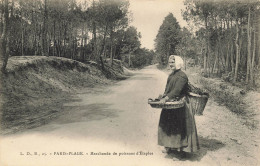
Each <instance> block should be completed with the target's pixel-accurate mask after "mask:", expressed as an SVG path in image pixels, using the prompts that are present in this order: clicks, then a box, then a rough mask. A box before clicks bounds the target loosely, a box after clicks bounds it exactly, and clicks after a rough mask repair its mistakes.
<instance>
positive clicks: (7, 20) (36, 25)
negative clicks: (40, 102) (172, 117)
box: [0, 0, 260, 87]
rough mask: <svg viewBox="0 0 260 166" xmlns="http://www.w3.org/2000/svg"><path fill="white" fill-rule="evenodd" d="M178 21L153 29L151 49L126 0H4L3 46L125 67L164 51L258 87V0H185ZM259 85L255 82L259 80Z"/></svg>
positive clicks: (0, 17)
mask: <svg viewBox="0 0 260 166" xmlns="http://www.w3.org/2000/svg"><path fill="white" fill-rule="evenodd" d="M184 5H185V7H186V8H185V9H184V10H183V11H182V15H183V18H184V19H185V20H186V21H187V22H188V23H189V26H188V27H183V28H181V27H180V25H179V23H178V21H177V20H176V18H175V17H174V15H173V14H172V13H169V14H168V15H167V16H166V17H165V18H164V21H163V23H162V25H161V26H160V29H159V30H158V34H157V36H156V39H155V50H154V51H153V50H149V49H146V48H141V42H140V39H141V34H140V33H139V32H138V30H137V29H136V28H135V27H133V26H129V23H130V22H131V20H132V19H134V18H132V17H131V11H129V1H128V0H81V1H77V0H1V1H0V8H1V11H0V35H1V40H0V42H1V43H0V51H1V60H2V62H1V65H2V66H1V68H2V71H3V72H4V71H5V69H6V64H7V62H8V57H10V56H23V55H39V56H58V57H66V58H71V59H75V60H79V61H82V62H87V61H95V62H97V63H98V64H99V66H100V67H101V68H102V69H104V63H107V62H110V65H111V66H113V59H118V60H121V61H122V62H123V63H124V64H125V65H126V66H128V67H142V66H145V65H149V64H151V63H154V62H159V64H160V65H161V66H166V64H167V59H168V56H169V55H171V54H178V55H181V56H182V57H183V58H184V59H185V63H186V61H187V63H188V62H189V63H191V64H194V65H197V66H201V68H202V69H203V70H202V73H203V75H204V76H206V77H215V76H217V77H222V78H223V79H224V80H226V81H229V82H233V83H237V82H240V83H243V84H247V85H250V86H252V87H253V86H255V85H256V84H257V80H258V78H259V73H260V72H259V70H260V66H259V65H260V57H259V54H260V50H259V44H260V35H259V31H260V4H259V1H257V0H251V1H250V0H229V1H227V0H226V1H224V0H219V1H214V0H185V1H184ZM258 84H259V83H258Z"/></svg>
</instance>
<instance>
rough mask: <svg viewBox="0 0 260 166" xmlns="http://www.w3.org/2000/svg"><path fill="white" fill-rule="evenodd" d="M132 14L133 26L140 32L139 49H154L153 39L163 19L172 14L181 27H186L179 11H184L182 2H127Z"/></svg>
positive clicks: (142, 0)
mask: <svg viewBox="0 0 260 166" xmlns="http://www.w3.org/2000/svg"><path fill="white" fill-rule="evenodd" d="M129 2H130V11H131V12H132V13H133V22H132V23H131V24H130V25H133V26H135V27H136V28H137V31H138V32H141V35H142V38H141V43H142V46H141V47H146V48H148V49H154V39H155V37H156V35H157V33H158V30H159V28H160V26H161V25H162V22H163V20H164V18H165V17H166V16H167V15H168V14H169V13H173V15H174V17H175V18H176V19H177V21H178V22H179V24H180V26H181V27H184V26H187V23H186V21H184V20H183V19H182V16H181V9H185V6H184V5H183V1H182V0H129Z"/></svg>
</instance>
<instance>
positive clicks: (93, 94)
mask: <svg viewBox="0 0 260 166" xmlns="http://www.w3.org/2000/svg"><path fill="white" fill-rule="evenodd" d="M166 79H167V74H165V73H164V72H162V71H159V70H157V69H156V68H155V66H150V67H148V68H145V69H143V70H140V71H138V72H136V74H135V75H134V76H133V77H131V78H129V79H127V80H124V81H120V82H118V83H116V84H115V85H114V86H110V87H102V88H96V89H92V90H86V91H84V92H82V93H81V94H78V95H76V96H75V98H74V99H73V100H72V101H71V102H69V103H66V104H65V110H64V112H63V114H62V115H61V116H59V117H58V118H57V119H56V120H55V121H53V122H51V123H49V124H47V125H44V126H41V127H38V128H35V129H31V130H27V131H26V132H22V133H16V134H13V135H5V136H1V139H0V141H1V142H0V147H1V148H0V150H1V151H0V161H1V162H0V165H3V166H7V165H8V166H9V165H15V166H25V165H26V166H29V165H35V164H36V163H37V165H38V166H40V165H42V166H46V165H52V166H54V165H57V166H65V165H67V166H72V165H77V166H79V165H93V166H99V165H100V166H104V165H107V166H111V165H113V166H114V165H120V166H122V165H131V166H132V165H134V166H143V165H149V166H158V165H161V166H167V165H188V166H190V165H211V166H214V165H218V166H219V165H260V164H259V159H257V157H258V156H257V154H258V153H257V152H258V149H259V147H258V145H259V137H258V131H256V130H254V131H252V130H249V129H248V128H247V127H246V126H244V125H242V123H241V122H240V119H239V118H238V117H237V116H236V115H234V114H233V113H231V112H230V111H229V110H227V109H226V108H225V107H224V106H219V105H218V104H217V103H215V102H214V101H213V99H210V100H209V102H208V104H207V106H206V109H205V111H204V115H203V116H196V123H197V129H198V134H199V141H200V146H201V150H200V151H199V152H198V153H195V154H193V155H191V156H189V157H188V158H186V159H184V160H183V161H173V160H172V157H173V156H171V155H166V154H163V153H161V150H162V149H163V148H162V147H160V146H158V145H157V127H158V121H159V116H160V110H159V109H153V108H151V107H150V106H149V105H148V104H147V99H148V98H155V97H157V96H158V94H160V93H163V91H164V86H165V84H166Z"/></svg>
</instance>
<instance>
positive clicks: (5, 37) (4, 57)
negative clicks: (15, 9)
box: [0, 0, 9, 72]
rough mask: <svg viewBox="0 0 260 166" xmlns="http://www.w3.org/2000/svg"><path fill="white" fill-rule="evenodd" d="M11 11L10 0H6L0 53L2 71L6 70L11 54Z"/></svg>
mask: <svg viewBox="0 0 260 166" xmlns="http://www.w3.org/2000/svg"><path fill="white" fill-rule="evenodd" d="M8 17H9V11H8V0H4V17H3V30H2V34H1V38H0V54H1V64H2V67H1V71H2V72H5V71H6V66H7V61H8V56H9V43H8V41H9V34H8V32H9V31H8V29H9V18H8Z"/></svg>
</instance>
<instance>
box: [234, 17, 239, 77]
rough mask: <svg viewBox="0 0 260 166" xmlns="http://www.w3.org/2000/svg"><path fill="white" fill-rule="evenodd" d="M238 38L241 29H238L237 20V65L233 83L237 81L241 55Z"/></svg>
mask: <svg viewBox="0 0 260 166" xmlns="http://www.w3.org/2000/svg"><path fill="white" fill-rule="evenodd" d="M238 37H239V27H238V19H236V41H235V44H236V64H235V74H234V80H233V82H236V81H237V74H238V64H239V53H240V49H239V43H238V42H239V41H238Z"/></svg>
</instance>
